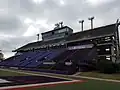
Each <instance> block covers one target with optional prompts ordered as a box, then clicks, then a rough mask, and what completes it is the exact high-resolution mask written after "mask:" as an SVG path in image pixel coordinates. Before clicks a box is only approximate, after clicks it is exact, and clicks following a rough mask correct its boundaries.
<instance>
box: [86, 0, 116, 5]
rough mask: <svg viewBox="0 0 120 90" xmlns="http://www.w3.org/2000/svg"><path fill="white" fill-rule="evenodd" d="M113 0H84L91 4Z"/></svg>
mask: <svg viewBox="0 0 120 90" xmlns="http://www.w3.org/2000/svg"><path fill="white" fill-rule="evenodd" d="M113 1H114V0H86V2H87V3H90V4H91V5H93V6H98V5H102V4H105V3H110V2H113Z"/></svg>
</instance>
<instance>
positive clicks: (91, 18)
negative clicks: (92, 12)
mask: <svg viewBox="0 0 120 90" xmlns="http://www.w3.org/2000/svg"><path fill="white" fill-rule="evenodd" d="M93 19H94V17H90V18H88V20H90V21H91V29H93Z"/></svg>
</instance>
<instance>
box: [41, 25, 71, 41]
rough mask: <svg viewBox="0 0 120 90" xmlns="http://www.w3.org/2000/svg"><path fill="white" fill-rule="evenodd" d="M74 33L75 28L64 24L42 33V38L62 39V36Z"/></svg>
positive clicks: (46, 39) (45, 39)
mask: <svg viewBox="0 0 120 90" xmlns="http://www.w3.org/2000/svg"><path fill="white" fill-rule="evenodd" d="M72 33H73V30H72V29H71V28H70V27H68V26H64V27H61V28H56V29H54V30H51V31H48V32H45V33H42V40H43V41H49V40H54V39H60V38H64V37H67V36H69V35H71V34H72Z"/></svg>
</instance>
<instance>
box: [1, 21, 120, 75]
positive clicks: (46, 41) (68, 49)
mask: <svg viewBox="0 0 120 90" xmlns="http://www.w3.org/2000/svg"><path fill="white" fill-rule="evenodd" d="M41 35H42V40H41V41H37V42H32V43H28V44H27V45H24V46H22V47H20V48H18V49H16V50H13V51H14V52H17V53H16V55H15V56H13V57H10V58H8V59H7V60H5V61H4V62H2V63H0V65H1V66H7V67H19V68H27V69H30V68H34V69H35V70H36V69H47V70H59V71H70V73H74V72H76V71H82V70H92V69H95V68H96V63H98V62H99V61H100V60H110V61H112V62H114V63H118V62H119V47H120V46H119V23H118V22H117V23H115V24H110V25H106V26H102V27H98V28H94V29H89V30H84V31H81V32H77V33H73V29H71V28H70V27H68V26H63V25H62V24H60V25H59V24H57V25H56V27H55V28H54V29H53V30H51V31H48V32H44V33H41ZM9 60H11V64H10V63H8V62H9ZM17 60H18V61H17ZM6 62H7V64H6Z"/></svg>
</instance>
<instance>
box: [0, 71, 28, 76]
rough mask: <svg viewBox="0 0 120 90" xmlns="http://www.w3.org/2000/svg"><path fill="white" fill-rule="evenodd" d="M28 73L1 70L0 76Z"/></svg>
mask: <svg viewBox="0 0 120 90" xmlns="http://www.w3.org/2000/svg"><path fill="white" fill-rule="evenodd" d="M26 75H27V74H22V73H17V72H11V71H6V70H5V71H4V70H0V76H26Z"/></svg>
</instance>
